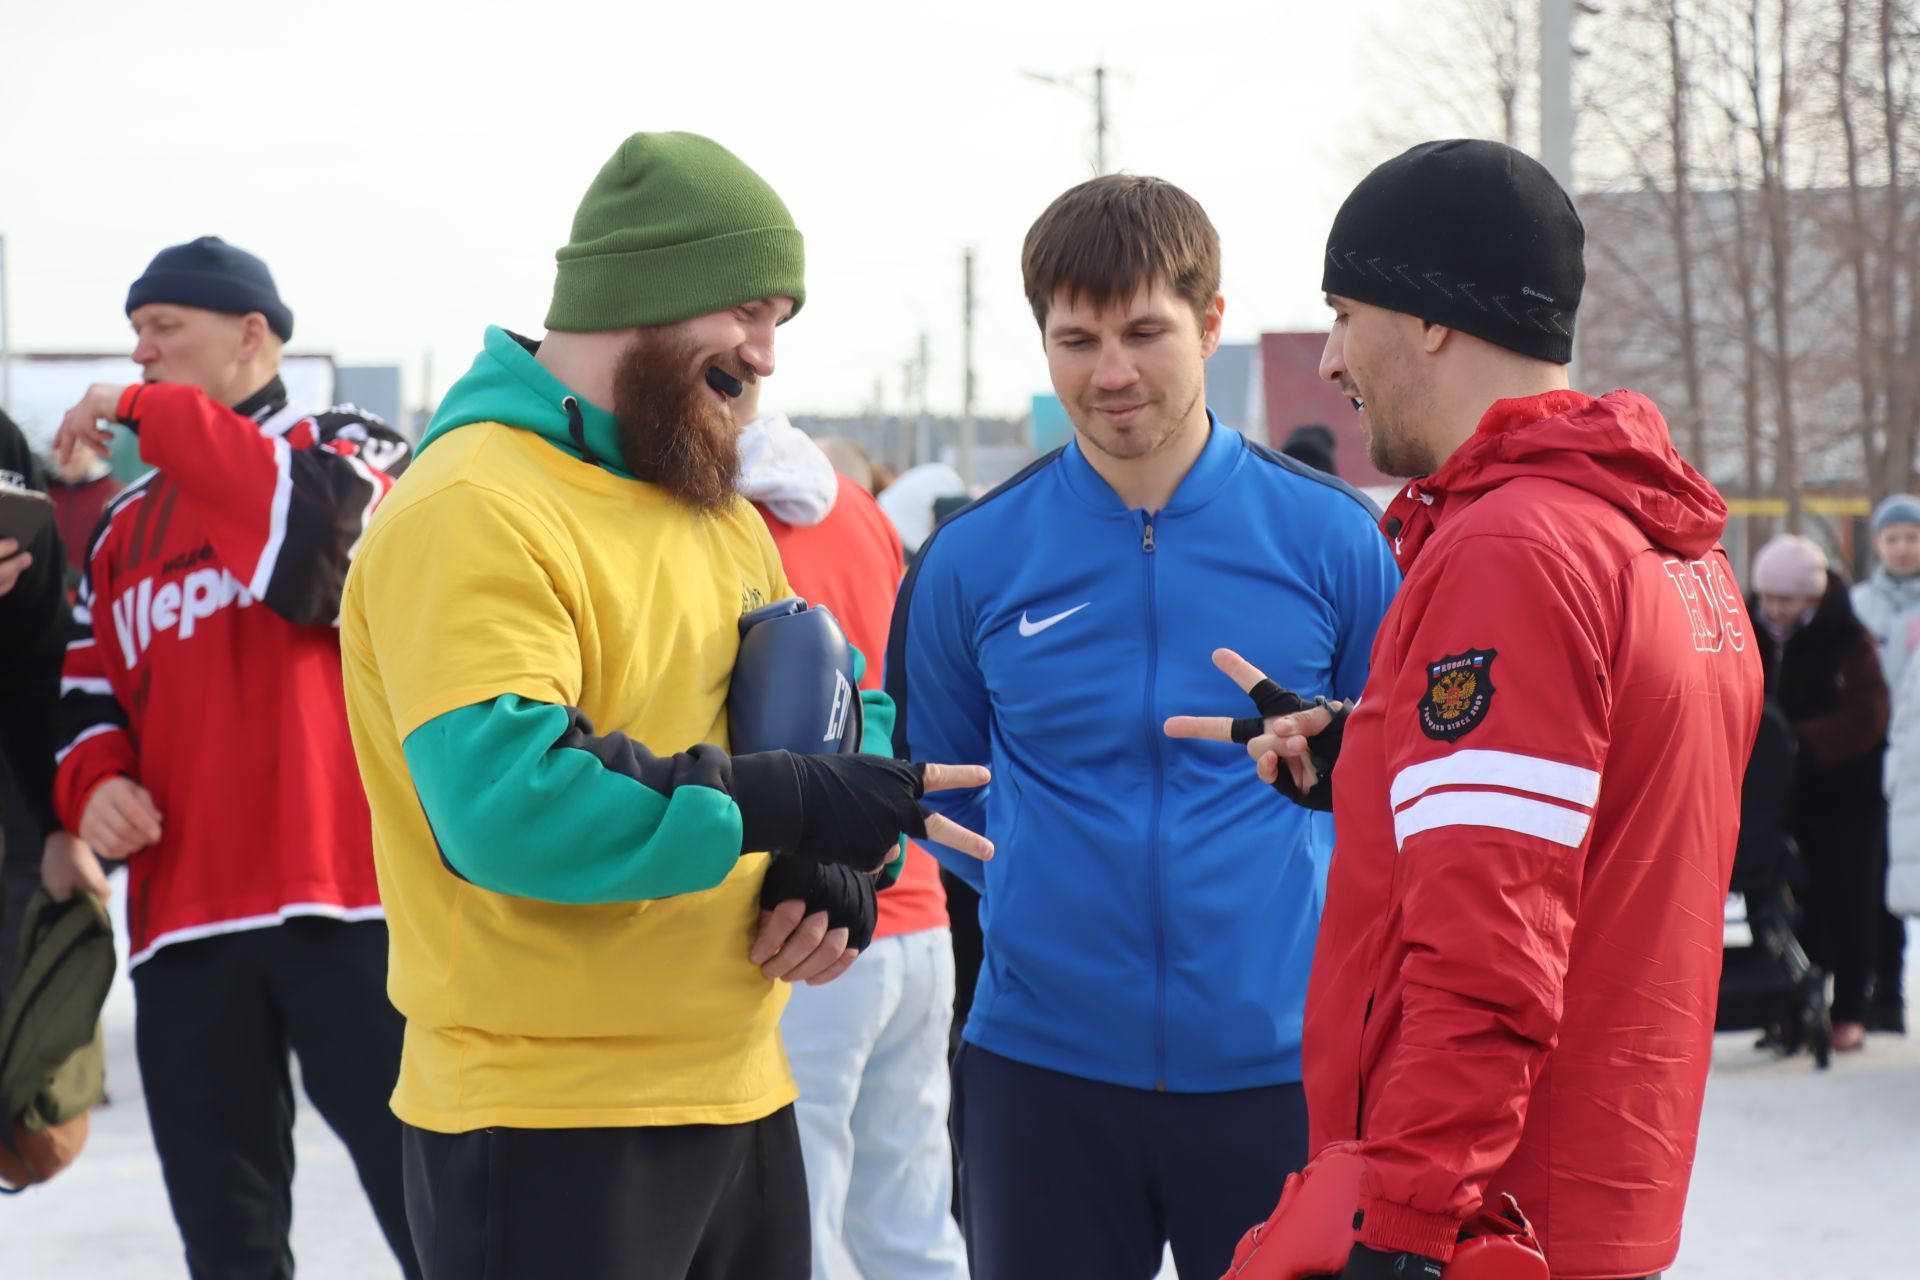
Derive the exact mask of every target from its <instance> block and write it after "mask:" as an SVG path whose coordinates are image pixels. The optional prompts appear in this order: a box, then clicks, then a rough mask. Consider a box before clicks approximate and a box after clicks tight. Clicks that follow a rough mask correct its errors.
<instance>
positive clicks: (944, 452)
mask: <svg viewBox="0 0 1920 1280" xmlns="http://www.w3.org/2000/svg"><path fill="white" fill-rule="evenodd" d="M790 417H791V420H792V422H793V425H794V426H796V427H798V428H800V429H801V430H802V431H804V432H806V433H807V434H808V435H810V436H816V437H818V436H841V437H843V438H845V439H848V440H851V441H853V442H854V443H855V444H857V445H859V446H860V447H861V448H862V449H865V450H866V451H867V456H868V457H869V458H871V459H873V460H874V461H875V462H877V463H881V464H882V465H884V466H886V467H888V468H890V469H892V470H893V471H895V472H900V471H905V470H906V469H907V468H908V467H911V466H913V465H915V464H916V463H921V462H944V463H946V464H947V465H948V466H951V467H958V466H959V465H960V450H959V445H958V440H959V438H960V419H958V418H954V417H936V416H933V415H931V414H929V415H928V416H926V417H924V418H919V417H914V416H911V415H909V416H900V415H896V414H872V413H863V414H847V415H832V414H816V413H796V414H792V415H790ZM1027 431H1028V429H1027V421H1026V419H1024V418H976V419H975V420H974V449H973V470H974V475H973V481H974V485H975V487H976V488H979V487H985V488H991V487H992V486H994V485H996V484H999V483H1000V482H1001V481H1002V480H1005V479H1008V478H1009V477H1011V476H1012V475H1013V474H1014V473H1015V472H1016V471H1018V470H1020V468H1021V467H1024V466H1026V465H1027V463H1029V462H1031V461H1032V460H1033V456H1034V451H1033V445H1032V443H1031V441H1030V440H1029V438H1028V433H1027Z"/></svg>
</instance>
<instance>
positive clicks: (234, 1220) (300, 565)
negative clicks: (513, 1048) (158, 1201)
mask: <svg viewBox="0 0 1920 1280" xmlns="http://www.w3.org/2000/svg"><path fill="white" fill-rule="evenodd" d="M127 316H128V319H129V320H131V321H132V324H133V329H134V333H135V335H136V342H135V345H134V351H133V358H134V360H136V361H137V362H138V363H139V364H140V366H141V368H142V369H143V370H144V371H145V373H146V376H147V381H145V382H142V383H139V384H136V385H134V386H131V387H117V386H104V385H102V386H96V387H94V388H92V389H91V390H90V391H89V392H88V393H87V395H86V396H85V397H84V398H83V399H82V400H81V401H80V403H79V404H78V405H76V406H74V408H73V409H72V410H70V411H69V412H68V413H67V415H66V418H65V419H64V420H63V421H62V423H61V425H60V432H59V435H58V437H57V438H56V440H55V450H56V452H57V453H58V454H59V455H60V456H61V458H62V459H63V460H65V459H70V458H71V457H73V455H74V454H75V452H76V451H77V450H79V449H81V448H84V447H92V448H95V449H97V450H99V451H101V452H104V451H105V448H106V446H107V444H108V443H109V437H108V436H107V434H106V432H105V431H103V430H102V429H101V428H100V427H99V426H98V423H99V421H100V420H102V419H106V420H110V421H113V422H116V423H118V424H119V425H120V426H121V427H123V428H125V429H127V430H130V431H133V432H134V433H136V434H137V435H138V437H139V441H140V457H141V459H142V460H143V461H145V462H146V463H148V464H149V465H150V466H152V467H153V468H154V470H153V471H151V472H149V473H148V474H147V475H145V476H143V477H142V478H141V479H139V480H136V481H134V482H133V483H132V484H131V485H128V486H127V488H126V489H124V490H123V491H121V493H120V494H119V495H118V496H117V497H115V498H114V500H113V501H112V502H110V503H109V504H108V505H107V509H106V512H105V514H104V515H103V516H102V517H101V520H100V523H99V525H98V526H97V527H96V528H95V530H94V533H93V536H92V538H91V539H90V540H89V542H88V546H87V549H86V558H85V561H84V565H85V571H84V574H83V576H82V578H81V582H80V591H79V601H78V604H77V605H76V607H75V609H74V620H75V621H76V622H77V623H78V624H79V626H80V628H81V630H82V632H83V634H82V635H81V636H80V637H79V638H77V639H75V640H74V641H73V642H72V644H71V645H70V646H69V647H68V650H67V658H66V667H65V671H64V673H63V674H64V678H63V680H62V682H61V689H62V700H61V710H62V715H63V719H64V725H63V729H62V733H61V738H62V745H61V748H60V751H59V755H58V757H57V758H58V760H59V772H58V774H57V775H56V778H55V782H54V802H55V805H56V807H57V808H58V810H59V815H60V819H61V821H62V822H63V823H64V824H65V825H66V827H67V829H68V830H70V831H75V832H77V833H79V835H80V837H81V839H82V840H84V841H85V842H86V844H85V845H80V846H75V847H73V848H72V849H70V850H69V855H70V856H71V857H75V858H85V859H88V860H90V859H91V858H92V856H93V855H92V854H91V853H89V852H87V848H86V846H88V845H90V846H91V847H92V849H93V850H95V851H97V852H98V853H99V854H100V855H101V856H104V857H107V858H112V859H126V860H127V861H128V872H127V880H128V884H127V927H128V932H129V934H130V935H131V937H130V942H129V950H130V952H131V956H130V959H129V962H128V963H129V966H130V967H131V969H132V973H133V987H134V997H135V1001H136V1015H137V1020H136V1028H135V1047H136V1051H137V1052H138V1055H139V1060H140V1074H141V1079H142V1082H143V1083H144V1085H145V1088H146V1095H147V1116H148V1120H149V1122H150V1123H151V1125H152V1127H153V1138H154V1146H155V1148H156V1149H157V1150H158V1152H159V1155H160V1167H161V1171H162V1173H163V1174H164V1175H165V1177H166V1183H167V1195H168V1198H169V1199H170V1201H171V1202H172V1206H173V1216H174V1221H175V1222H176V1223H177V1224H178V1226H179V1228H180V1235H181V1239H182V1241H183V1242H184V1244H185V1246H186V1255H187V1268H188V1270H189V1272H190V1273H191V1274H192V1275H193V1276H194V1277H196V1280H197V1278H198V1277H203V1276H259V1277H268V1276H272V1277H284V1276H291V1275H292V1274H293V1254H292V1251H291V1249H290V1248H289V1245H288V1238H287V1233H288V1227H289V1224H290V1220H291V1217H292V1207H293V1206H292V1188H293V1163H294V1159H293V1157H294V1152H293V1086H292V1080H291V1076H290V1073H289V1069H288V1058H289V1054H290V1053H292V1054H298V1055H299V1058H300V1076H301V1082H302V1084H303V1085H304V1086H305V1089H306V1093H307V1096H308V1097H309V1098H310V1099H312V1101H313V1104H314V1105H315V1106H316V1107H318V1108H319V1110H320V1113H321V1115H323V1116H324V1117H325V1118H326V1120H327V1123H328V1125H329V1126H331V1127H332V1129H333V1130H334V1132H335V1133H337V1134H339V1135H340V1137H341V1139H342V1141H344V1142H345V1143H346V1145H347V1149H348V1151H349V1152H350V1153H351V1154H352V1156H353V1159H354V1164H355V1166H356V1167H357V1169H358V1171H359V1174H360V1181H361V1183H362V1185H363V1186H364V1187H365V1188H366V1192H367V1197H368V1199H369V1201H371V1203H372V1205H373V1209H374V1214H375V1216H376V1218H377V1219H378V1220H379V1223H380V1227H381V1229H382V1231H384V1232H385V1234H386V1237H387V1242H388V1244H389V1245H390V1246H391V1247H392V1248H393V1251H394V1253H395V1254H396V1255H397V1256H398V1258H399V1259H400V1262H401V1267H402V1269H403V1270H404V1271H405V1273H406V1274H407V1275H409V1276H417V1275H419V1269H418V1267H417V1266H416V1265H415V1262H414V1256H413V1247H412V1243H411V1240H410V1238H409V1236H408V1232H407V1221H406V1211H405V1208H404V1205H403V1203H402V1190H401V1176H400V1123H399V1121H398V1120H396V1119H395V1118H394V1116H393V1114H392V1112H391V1111H389V1110H388V1107H387V1098H388V1095H389V1094H390V1093H391V1092H392V1090H393V1084H394V1080H395V1078H396V1076H397V1075H398V1073H399V1065H400V1038H401V1032H402V1024H401V1020H400V1016H399V1014H397V1013H396V1012H395V1011H394V1009H393V1007H392V1006H391V1005H390V1004H389V1003H388V1002H387V997H386V975H387V931H386V925H385V923H384V920H383V917H382V912H381V907H380V896H379V891H378V888H377V886H376V884H375V881H374V870H373V842H372V830H371V821H370V819H369V817H368V812H367V801H366V796H365V794H364V793H363V792H362V790H361V786H360V775H359V770H358V768H357V767H356V765H355V763H354V756H353V746H352V742H351V740H350V739H349V737H348V733H347V717H346V703H345V699H344V695H343V693H342V689H341V670H340V641H339V633H338V629H337V627H338V617H339V612H340V592H341V587H342V584H343V583H344V581H345V579H346V574H347V565H348V562H349V560H350V559H351V557H352V555H353V552H354V549H355V548H356V547H357V546H358V545H359V541H360V537H361V534H362V532H363V531H364V530H365V528H366V522H367V518H368V517H369V515H371V514H372V511H373V508H374V505H375V504H376V503H378V502H379V500H380V499H381V497H382V496H383V495H385V493H386V492H387V490H388V489H389V488H390V487H391V486H392V484H393V480H392V478H391V477H392V476H393V475H394V474H396V473H397V472H398V471H399V469H400V467H401V466H402V465H403V464H404V462H405V460H406V456H407V445H406V442H405V441H403V440H401V439H400V438H399V437H398V436H396V435H394V434H393V432H391V431H389V430H388V429H387V428H386V426H385V425H384V424H382V423H381V422H380V421H379V420H377V419H374V418H370V417H367V416H366V415H364V414H361V413H359V412H357V411H355V410H352V409H336V410H330V411H327V412H322V413H312V412H309V411H308V410H306V409H303V408H300V407H298V406H295V405H292V404H290V403H288V399H287V391H286V387H285V386H284V385H283V384H282V383H281V381H280V377H279V372H278V370H279V363H280V353H281V347H282V344H283V343H285V342H286V340H287V339H288V338H290V337H291V336H292V333H293V315H292V313H291V312H290V311H288V310H287V308H286V306H285V304H284V303H282V302H281V301H280V296H279V293H278V291H277V290H276V289H275V288H274V284H273V277H272V276H271V275H270V274H269V273H268V271H267V268H266V264H264V263H263V262H261V261H260V260H259V259H258V258H256V257H254V256H253V255H252V254H250V253H246V252H244V251H242V250H240V249H236V248H234V247H233V246H231V245H228V244H226V243H224V242H223V241H221V240H219V239H217V238H215V237H212V236H204V237H202V238H200V239H199V240H195V241H193V242H192V243H191V244H185V245H176V246H175V247H173V248H170V249H165V250H162V251H161V253H160V254H159V256H157V257H156V258H155V259H154V260H153V263H152V265H151V266H149V267H148V268H147V271H146V273H145V274H144V275H142V276H141V278H140V279H139V280H137V281H135V282H134V284H133V287H132V289H131V290H130V291H129V293H128V295H127ZM54 857H55V854H54V851H53V850H52V849H51V848H50V849H49V851H48V858H49V859H50V860H51V859H53V858H54ZM54 870H55V871H63V869H61V868H55V869H54ZM64 870H65V871H66V872H67V873H70V872H71V869H64Z"/></svg>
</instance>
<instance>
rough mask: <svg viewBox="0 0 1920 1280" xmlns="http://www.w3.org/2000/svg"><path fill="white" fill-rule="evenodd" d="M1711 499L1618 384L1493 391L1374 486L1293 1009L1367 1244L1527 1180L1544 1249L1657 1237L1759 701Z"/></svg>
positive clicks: (1698, 1049) (1395, 1245)
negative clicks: (1405, 474)
mask: <svg viewBox="0 0 1920 1280" xmlns="http://www.w3.org/2000/svg"><path fill="white" fill-rule="evenodd" d="M1726 515H1727V509H1726V505H1725V504H1724V503H1723V502H1722V501H1721V500H1720V497H1719V495H1718V494H1717V493H1715V492H1714V490H1713V488H1712V487H1711V486H1710V485H1709V484H1708V483H1707V482H1706V481H1705V480H1704V479H1702V478H1701V477H1700V475H1699V474H1698V473H1696V472H1695V471H1694V470H1693V469H1692V468H1691V467H1689V466H1688V465H1687V464H1686V463H1685V462H1684V461H1682V460H1681V459H1680V457H1679V456H1678V455H1677V454H1676V453H1675V452H1674V450H1673V446H1672V444H1671V442H1670V441H1669V439H1668V435H1667V427H1666V424H1665V423H1664V422H1663V421H1661V418H1660V414H1659V411H1658V410H1656V409H1655V408H1654V406H1653V405H1652V404H1651V403H1649V402H1648V401H1647V400H1646V399H1645V398H1643V397H1641V396H1638V395H1635V394H1634V393H1632V392H1627V391H1616V392H1613V393H1612V394H1610V395H1607V396H1605V397H1602V398H1601V399H1599V400H1595V399H1592V398H1591V397H1588V396H1584V395H1580V394H1578V393H1575V392H1556V393H1553V394H1549V395H1543V396H1536V397H1532V398H1529V399H1524V400H1503V401H1501V402H1499V403H1498V404H1496V405H1494V407H1493V408H1492V409H1491V410H1489V411H1488V413H1487V416H1486V418H1485V419H1484V420H1483V421H1482V422H1481V423H1480V426H1479V429H1478V430H1477V431H1476V432H1475V434H1474V435H1473V436H1472V437H1471V438H1470V439H1469V440H1468V441H1467V442H1466V443H1465V444H1464V445H1462V446H1461V447H1460V449H1459V450H1458V451H1456V452H1455V453H1454V455H1453V456H1452V457H1451V458H1450V459H1448V461H1447V462H1446V464H1445V465H1444V466H1442V467H1441V468H1440V470H1439V471H1437V472H1436V473H1435V474H1434V475H1432V476H1429V477H1427V478H1425V479H1423V480H1420V481H1417V482H1415V483H1414V484H1412V485H1409V486H1408V487H1407V488H1406V489H1405V490H1403V491H1402V492H1401V494H1400V496H1399V497H1397V498H1396V499H1395V500H1394V502H1393V504H1392V505H1391V506H1390V507H1389V509H1388V513H1387V517H1386V519H1385V521H1384V522H1383V524H1382V527H1383V528H1384V529H1385V530H1387V532H1388V534H1389V536H1391V537H1393V539H1394V543H1395V550H1396V553H1397V555H1398V557H1399V560H1400V565H1401V568H1402V569H1403V570H1404V572H1405V573H1406V581H1405V584H1404V585H1403V586H1402V587H1401V589H1400V594H1399V595H1398V596H1397V597H1396V598H1395V600H1394V602H1393V606H1392V608H1391V609H1390V610H1389V611H1388V613H1387V617H1386V620H1385V621H1384V622H1383V623H1382V624H1381V627H1380V632H1379V635H1378V637H1377V638H1376V639H1375V641H1374V646H1373V658H1372V674H1371V677H1370V678H1369V680H1368V682H1367V686H1366V692H1365V694H1364V695H1363V696H1362V698H1361V699H1360V702H1359V705H1358V706H1357V707H1356V708H1355V710H1354V712H1353V716H1352V718H1351V720H1350V721H1349V722H1348V726H1347V731H1346V739H1345V744H1344V749H1343V751H1342V753H1341V756H1340V771H1339V781H1338V784H1337V786H1336V787H1335V790H1334V813H1335V821H1336V829H1337V830H1338V832H1339V835H1338V843H1337V846H1336V848H1335V851H1334V858H1333V864H1332V869H1331V872H1330V876H1329V883H1328V886H1327V903H1326V911H1325V915H1324V917H1323V919H1322V921H1321V926H1320V938H1319V944H1318V950H1317V951H1316V953H1315V957H1314V966H1313V976H1312V979H1311V983H1310V987H1309V991H1308V995H1307V1011H1306V1030H1305V1083H1306V1090H1307V1103H1308V1110H1309V1114H1310V1116H1311V1129H1312V1144H1313V1149H1314V1150H1319V1149H1320V1148H1321V1147H1323V1146H1324V1145H1326V1144H1327V1143H1330V1142H1335V1141H1340V1140H1353V1139H1356V1138H1357V1139H1358V1140H1359V1141H1360V1143H1361V1147H1360V1150H1361V1154H1362V1155H1363V1156H1364V1158H1365V1159H1366V1162H1367V1180H1366V1191H1367V1199H1366V1201H1365V1203H1364V1204H1363V1205H1362V1206H1361V1207H1362V1208H1363V1209H1364V1211H1365V1221H1364V1225H1363V1228H1362V1238H1363V1240H1364V1241H1365V1242H1366V1243H1367V1244H1369V1245H1373V1246H1375V1247H1378V1248H1382V1249H1387V1250H1400V1249H1405V1250H1411V1251H1413V1252H1417V1253H1422V1254H1427V1255H1430V1256H1433V1257H1437V1258H1440V1259H1442V1260H1445V1259H1447V1258H1450V1257H1451V1256H1452V1248H1453V1242H1454V1239H1455V1235H1456V1232H1457V1230H1458V1228H1459V1225H1460V1223H1461V1222H1462V1221H1463V1220H1464V1219H1467V1218H1469V1217H1471V1216H1472V1215H1473V1214H1474V1213H1475V1212H1476V1211H1477V1210H1478V1209H1479V1207H1480V1204H1481V1202H1482V1200H1484V1199H1491V1198H1494V1197H1497V1196H1498V1194H1499V1193H1501V1192H1512V1193H1513V1195H1514V1196H1515V1197H1516V1198H1517V1199H1518V1200H1519V1202H1520V1204H1521V1207H1522V1208H1523V1209H1524V1210H1525V1211H1526V1212H1527V1214H1528V1215H1529V1216H1531V1218H1532V1219H1533V1222H1534V1224H1535V1225H1536V1226H1537V1227H1538V1228H1539V1231H1540V1237H1541V1239H1542V1241H1543V1242H1544V1245H1545V1248H1546V1252H1547V1257H1548V1260H1549V1262H1550V1263H1551V1265H1552V1269H1553V1274H1554V1276H1555V1277H1557V1278H1564V1280H1572V1278H1575V1277H1580V1278H1585V1277H1618V1276H1643V1275H1646V1274H1648V1273H1650V1272H1654V1271H1659V1270H1661V1269H1662V1268H1664V1267H1666V1266H1667V1265H1668V1264H1669V1263H1671V1262H1672V1261H1673V1259H1674V1255H1675V1253H1676V1251H1677V1249H1678V1247H1679V1239H1680V1213H1681V1208H1682V1206H1683V1205H1684V1203H1685V1201H1686V1194H1687V1179H1688V1176H1689V1174H1690V1172H1691V1170H1692V1166H1693V1154H1694V1142H1695V1138H1696V1136H1697V1134H1698V1130H1699V1122H1700V1107H1701V1100H1702V1094H1703V1092H1704V1089H1705V1085H1706V1077H1707V1066H1708V1059H1709V1056H1710V1050H1711V1042H1712V1034H1713V1014H1714V1004H1715V1000H1716V992H1717V986H1718V982H1719V976H1720V952H1721V941H1722V940H1721V932H1722V907H1723V904H1724V901H1725V897H1726V892H1727V882H1728V879H1729V878H1730V876H1731V875H1732V869H1733V849H1734V842H1735V838H1736V836H1737V834H1738V829H1739V818H1740V807H1739V805H1740V781H1741V776H1742V774H1743V773H1744V771H1745V768H1746V763H1747V755H1748V752H1749V751H1750V749H1751V746H1752V743H1753V736H1754V731H1755V728H1756V726H1757V724H1758V722H1759V716H1760V702H1761V670H1760V664H1759V661H1758V659H1757V656H1756V651H1755V646H1754V638H1753V630H1752V626H1751V624H1750V623H1749V621H1748V618H1747V612H1746V608H1745V606H1744V605H1743V603H1742V601H1741V598H1740V594H1739V592H1738V590H1737V589H1736V588H1735V585H1734V578H1733V574H1732V571H1731V569H1730V567H1729V566H1728V564H1727V558H1726V553H1725V552H1724V551H1723V550H1721V548H1720V547H1719V545H1718V539H1719V536H1720V532H1721V530H1722V528H1723V527H1724V526H1725V523H1726Z"/></svg>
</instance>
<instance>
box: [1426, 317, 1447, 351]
mask: <svg viewBox="0 0 1920 1280" xmlns="http://www.w3.org/2000/svg"><path fill="white" fill-rule="evenodd" d="M1421 323H1422V324H1423V325H1424V326H1425V328H1426V333H1425V334H1424V335H1422V341H1423V342H1424V344H1425V346H1426V350H1427V354H1428V355H1430V356H1432V355H1438V354H1440V348H1442V347H1444V346H1446V345H1447V339H1448V338H1451V337H1452V336H1453V329H1452V328H1451V327H1450V326H1448V325H1444V324H1433V323H1431V322H1428V321H1422V322H1421Z"/></svg>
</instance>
